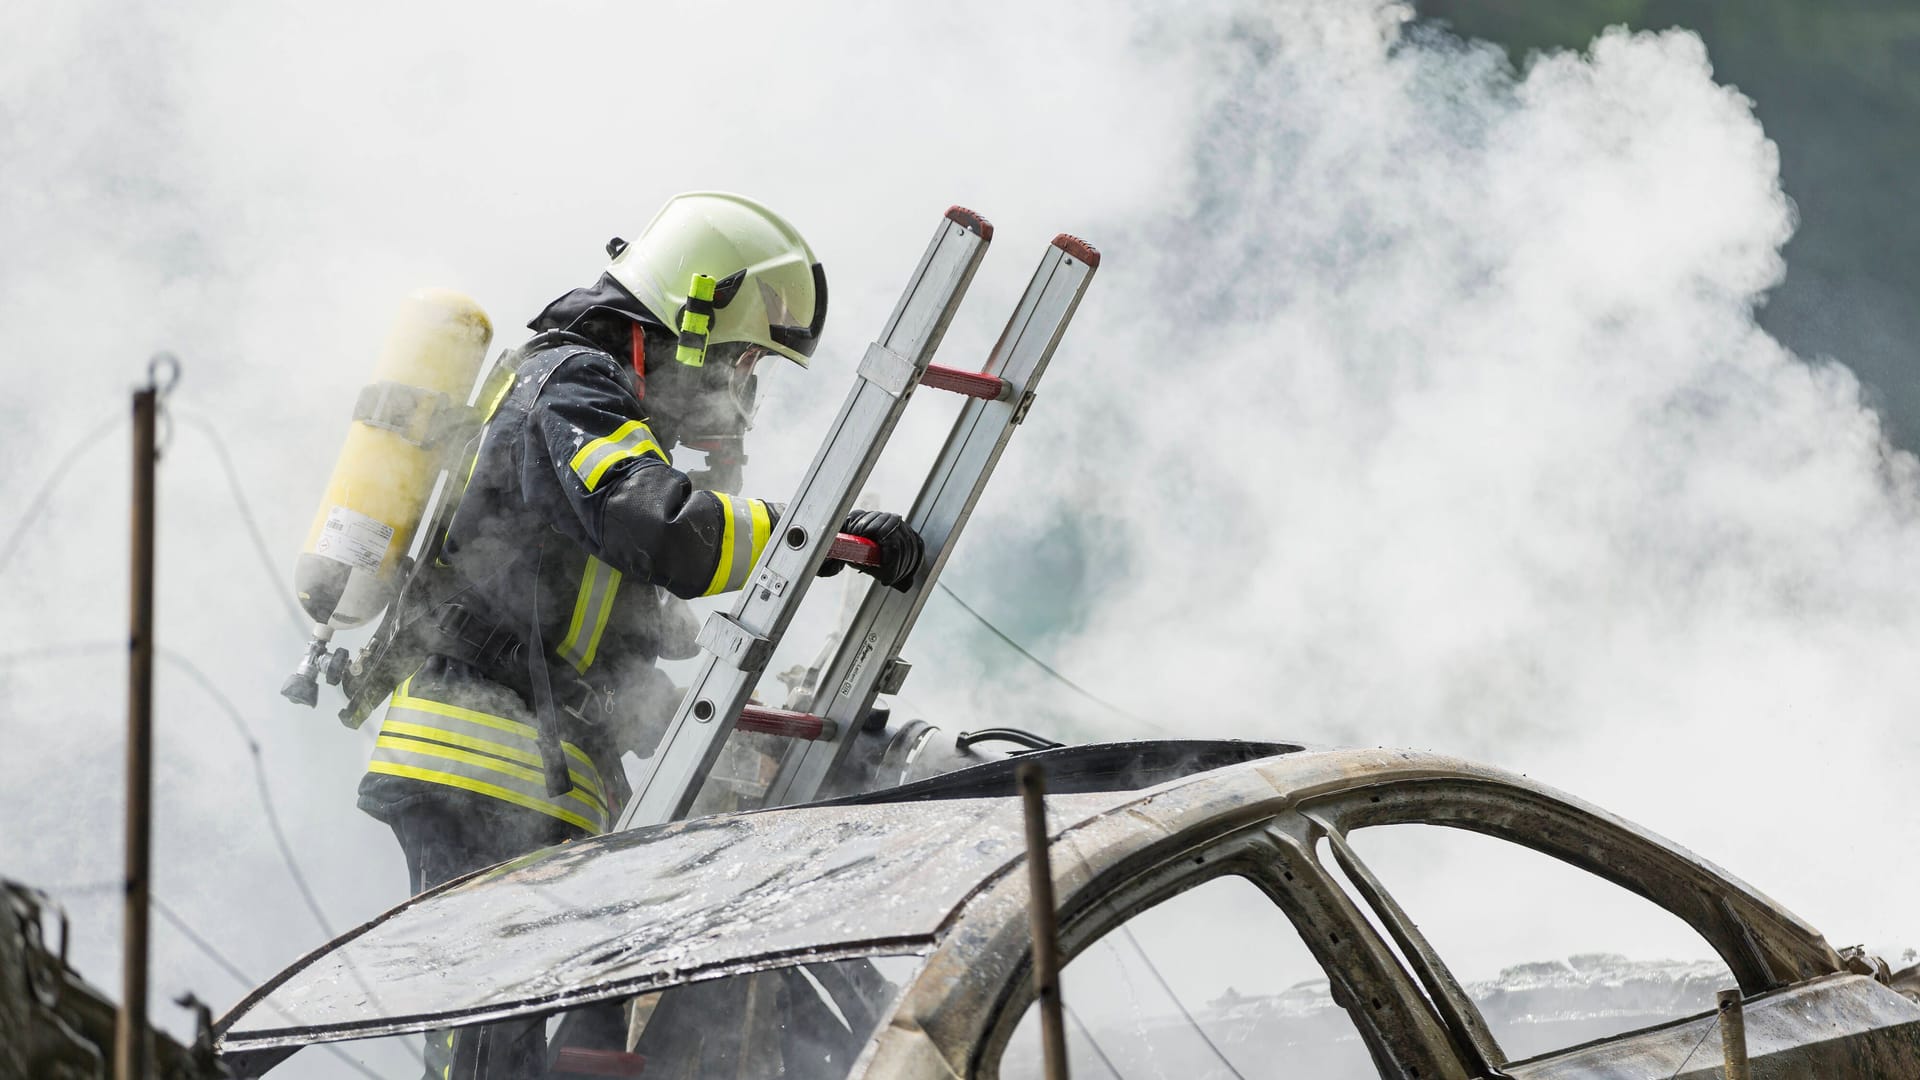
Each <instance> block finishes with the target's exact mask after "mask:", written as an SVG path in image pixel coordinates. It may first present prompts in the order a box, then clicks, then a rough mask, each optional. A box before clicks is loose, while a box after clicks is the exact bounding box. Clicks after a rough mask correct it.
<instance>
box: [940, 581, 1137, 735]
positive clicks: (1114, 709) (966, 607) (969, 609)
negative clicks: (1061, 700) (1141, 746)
mask: <svg viewBox="0 0 1920 1080" xmlns="http://www.w3.org/2000/svg"><path fill="white" fill-rule="evenodd" d="M934 584H935V585H938V586H939V587H940V591H941V592H943V593H946V594H947V596H948V598H949V599H951V600H952V601H953V602H954V603H956V604H959V605H960V610H962V611H964V612H966V613H967V614H969V615H971V616H973V618H974V621H976V622H978V623H979V624H980V625H981V626H984V627H986V628H987V630H988V631H989V632H991V633H992V634H993V636H994V637H997V638H999V639H1000V640H1001V641H1003V642H1005V643H1006V645H1007V647H1008V648H1010V649H1012V650H1013V651H1014V652H1017V653H1019V654H1020V655H1021V656H1024V657H1026V658H1027V659H1028V660H1029V661H1031V662H1032V663H1033V665H1034V666H1035V667H1037V668H1039V669H1040V670H1041V671H1044V672H1046V673H1047V674H1048V675H1051V676H1053V678H1054V679H1055V680H1056V681H1057V682H1059V683H1060V684H1061V685H1062V686H1065V687H1066V688H1067V689H1069V690H1071V691H1073V692H1074V693H1076V694H1079V695H1080V696H1081V697H1083V698H1086V699H1087V700H1088V701H1091V702H1093V703H1094V704H1095V705H1098V706H1100V707H1101V708H1103V709H1105V710H1107V711H1108V712H1110V713H1113V714H1114V715H1115V716H1119V717H1123V718H1125V719H1128V720H1131V721H1133V722H1134V723H1136V724H1140V725H1142V726H1145V727H1153V726H1155V725H1153V724H1149V723H1147V722H1146V721H1145V720H1142V719H1140V718H1139V717H1137V716H1135V715H1133V714H1132V713H1130V712H1128V711H1127V710H1125V709H1123V708H1121V707H1120V706H1118V705H1115V704H1114V703H1113V702H1111V701H1108V700H1107V699H1106V698H1103V697H1101V696H1099V695H1098V694H1095V693H1094V692H1093V691H1091V690H1088V689H1087V688H1086V687H1084V686H1081V685H1080V684H1079V683H1077V682H1074V681H1073V680H1072V679H1069V678H1067V677H1066V676H1065V675H1062V674H1060V673H1059V672H1058V671H1055V670H1054V669H1053V667H1052V665H1050V664H1048V663H1047V662H1046V661H1045V660H1042V659H1040V658H1039V657H1037V656H1035V655H1033V654H1032V653H1031V652H1028V651H1027V648H1026V646H1024V645H1022V644H1020V643H1019V642H1017V641H1015V640H1013V639H1012V638H1011V637H1008V636H1007V634H1006V631H1004V630H1001V629H1000V628H999V627H997V626H995V625H993V623H991V622H989V621H988V620H987V617H986V616H985V615H982V614H980V613H979V612H978V611H975V610H974V609H973V605H972V604H969V603H967V602H966V601H965V600H962V599H960V594H959V593H957V592H954V591H953V590H952V589H950V588H948V587H947V583H946V582H944V581H939V580H935V581H934Z"/></svg>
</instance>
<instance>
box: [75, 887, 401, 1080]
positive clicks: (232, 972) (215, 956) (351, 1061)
mask: <svg viewBox="0 0 1920 1080" xmlns="http://www.w3.org/2000/svg"><path fill="white" fill-rule="evenodd" d="M119 887H120V882H118V881H93V882H87V883H85V884H81V885H54V886H48V887H46V888H44V889H42V890H41V891H42V892H48V893H68V894H76V893H77V894H86V893H98V892H106V891H107V890H109V889H118V888H119ZM147 899H148V900H150V901H151V902H152V903H153V910H154V911H156V912H159V914H160V918H162V919H164V920H165V921H166V922H167V924H168V925H169V926H171V927H173V928H174V930H176V931H178V932H179V934H180V936H181V937H183V938H186V939H187V942H188V944H190V945H192V946H193V947H194V948H196V949H198V950H200V952H201V954H202V955H204V956H205V957H206V958H207V959H209V960H211V961H213V962H214V964H215V966H217V967H219V969H220V970H221V971H224V972H226V974H227V975H228V977H230V978H232V979H233V980H234V981H235V982H237V983H239V984H240V985H241V986H244V987H247V988H248V989H251V988H253V987H255V986H258V985H259V983H260V980H258V979H256V978H254V977H253V976H251V975H249V974H247V973H246V971H245V970H243V969H242V968H241V967H240V965H239V964H236V963H234V962H233V961H232V960H231V959H229V958H228V957H227V955H226V954H225V953H223V952H221V951H220V950H219V949H217V948H215V947H214V945H213V943H212V942H210V941H208V940H207V939H206V937H205V936H204V935H202V934H201V933H200V931H198V930H195V929H194V928H193V924H192V923H189V922H188V921H187V920H186V918H185V917H184V916H182V915H181V914H180V913H179V912H177V911H175V910H173V909H172V908H171V907H168V906H167V903H166V901H164V900H162V899H160V897H159V896H158V895H156V894H154V893H152V892H148V893H147ZM317 1045H319V1046H320V1048H321V1049H323V1050H325V1051H326V1052H327V1053H329V1054H332V1055H333V1056H334V1057H337V1058H339V1059H340V1060H341V1061H344V1062H346V1064H347V1066H348V1067H349V1068H351V1069H353V1070H354V1071H355V1072H357V1073H359V1074H360V1075H361V1076H365V1077H369V1078H371V1080H380V1074H379V1073H376V1072H374V1071H373V1070H371V1069H369V1068H367V1066H366V1065H365V1064H363V1063H361V1062H360V1061H359V1060H357V1059H355V1058H354V1057H353V1056H352V1055H350V1054H348V1053H347V1052H346V1050H345V1049H344V1048H343V1047H339V1046H335V1045H333V1044H332V1043H319V1044H317Z"/></svg>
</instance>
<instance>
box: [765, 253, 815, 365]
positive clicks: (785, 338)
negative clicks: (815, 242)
mask: <svg viewBox="0 0 1920 1080" xmlns="http://www.w3.org/2000/svg"><path fill="white" fill-rule="evenodd" d="M768 310H769V311H774V310H781V311H784V310H785V306H784V305H781V306H780V307H779V308H778V309H776V308H774V307H773V306H772V305H769V307H768ZM826 324H827V272H826V271H825V270H824V269H822V268H821V266H820V264H819V263H814V264H813V318H812V319H811V320H809V321H808V324H807V325H806V326H791V325H782V324H780V323H775V322H771V321H769V324H768V326H767V336H768V337H770V338H772V339H773V342H774V344H776V345H778V346H780V347H781V348H783V349H791V350H793V351H794V352H796V353H799V354H800V355H801V356H807V357H811V356H812V355H813V350H814V349H816V348H819V346H820V331H821V330H822V329H823V328H825V326H826Z"/></svg>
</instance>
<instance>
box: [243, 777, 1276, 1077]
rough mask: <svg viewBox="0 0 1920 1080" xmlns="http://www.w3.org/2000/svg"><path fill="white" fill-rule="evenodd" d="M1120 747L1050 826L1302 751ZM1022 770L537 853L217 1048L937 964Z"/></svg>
mask: <svg viewBox="0 0 1920 1080" xmlns="http://www.w3.org/2000/svg"><path fill="white" fill-rule="evenodd" d="M1299 749H1300V747H1298V746H1296V745H1293V744H1276V743H1246V742H1231V741H1194V742H1172V741H1161V742H1141V743H1109V744H1102V745H1096V746H1086V747H1062V748H1059V749H1056V750H1048V751H1040V752H1036V753H1035V754H1031V755H1024V757H1025V758H1026V759H1028V760H1034V759H1038V760H1042V761H1044V762H1045V763H1046V764H1047V775H1048V783H1049V786H1050V788H1051V791H1050V795H1049V799H1048V805H1049V810H1050V812H1051V814H1052V815H1053V823H1054V825H1055V827H1056V828H1061V829H1064V828H1069V827H1071V826H1073V825H1075V824H1078V823H1080V822H1083V821H1085V820H1087V819H1089V818H1093V817H1096V816H1098V815H1100V814H1102V813H1105V812H1107V811H1110V810H1113V809H1116V808H1118V807H1120V806H1124V805H1127V804H1128V803H1132V802H1135V801H1137V800H1138V799H1140V798H1141V797H1142V795H1143V792H1145V791H1146V790H1150V789H1152V788H1154V787H1156V786H1160V785H1164V784H1165V783H1167V782H1169V781H1178V780H1181V779H1184V778H1191V777H1195V776H1198V775H1201V774H1204V773H1207V772H1210V771H1214V770H1217V769H1220V768H1223V767H1227V766H1231V765H1237V764H1243V763H1246V762H1251V761H1257V760H1262V759H1266V758H1271V757H1273V756H1275V755H1280V754H1287V753H1292V752H1297V751H1298V750H1299ZM1013 764H1014V763H1013V762H1011V761H1010V762H1002V763H992V764H988V765H983V766H978V767H975V768H972V769H967V770H962V771H961V772H957V773H953V774H950V775H948V776H944V777H936V778H934V779H933V780H930V781H924V782H921V783H917V784H910V785H905V786H903V787H900V788H896V789H892V790H890V791H886V792H879V793H875V794H872V795H863V796H857V797H853V798H849V799H842V800H837V801H834V802H831V803H817V804H811V805H806V806H796V807H786V808H780V809H778V810H763V811H753V812H747V813H739V814H725V815H717V816H714V817H707V818H699V819H695V820H692V821H683V822H675V823H672V824H669V825H662V826H652V827H648V828H642V829H634V830H631V831H628V832H625V833H619V834H614V835H610V836H602V837H595V838H593V839H590V840H585V841H580V842H577V843H571V844H564V845H561V846H559V847H553V848H547V849H544V850H542V851H538V852H534V853H532V854H530V855H527V856H524V857H522V858H519V859H515V860H512V861H510V862H507V863H504V864H502V865H500V866H497V867H493V868H491V869H488V870H483V871H480V872H479V873H477V874H474V875H470V876H468V877H466V878H462V879H459V880H457V881H454V882H450V883H448V884H447V885H444V886H442V887H440V888H439V889H436V890H433V891H431V892H428V893H425V894H422V895H421V896H418V897H415V898H413V899H412V900H409V901H407V902H406V903H404V904H402V905H400V906H399V907H397V908H395V909H393V910H392V911H390V912H388V913H387V914H385V915H382V916H380V917H379V918H377V919H375V920H373V921H372V922H370V923H368V924H366V925H365V926H362V927H360V928H358V929H356V930H354V931H351V932H349V933H348V934H346V935H343V936H342V937H341V938H340V939H337V940H336V941H335V942H333V943H330V944H329V945H327V946H324V947H322V948H321V949H319V950H316V951H315V952H314V953H312V954H310V955H308V956H307V957H305V958H303V959H302V960H300V961H299V962H297V963H296V964H295V965H294V966H293V967H291V968H289V969H288V970H287V971H285V972H283V973H281V974H280V975H279V976H277V977H276V978H275V979H273V980H272V981H270V982H268V983H267V984H265V985H264V986H262V987H260V988H259V989H258V990H256V991H254V993H252V994H251V995H249V996H248V997H247V998H246V999H245V1000H243V1001H242V1002H241V1003H240V1004H239V1005H237V1006H236V1007H235V1008H234V1009H233V1011H232V1012H230V1013H229V1014H228V1015H227V1016H226V1017H225V1018H223V1019H222V1020H221V1022H220V1024H219V1025H218V1028H217V1030H218V1032H219V1034H220V1045H221V1048H222V1050H223V1051H226V1052H236V1051H246V1050H254V1049H264V1048H271V1047H285V1046H292V1045H297V1044H302V1043H306V1042H310V1041H314V1040H316V1039H327V1038H359V1037H366V1036H374V1035H384V1034H396V1033H402V1032H408V1031H419V1030H425V1029H427V1028H430V1027H437V1026H443V1025H444V1024H445V1023H446V1022H448V1021H449V1020H453V1021H457V1022H463V1023H464V1022H478V1021H482V1020H487V1019H493V1018H497V1017H503V1016H508V1015H524V1014H526V1013H528V1012H536V1011H545V1010H550V1009H554V1008H560V1007H565V1006H568V1005H577V1004H584V1003H587V1002H589V1001H597V1000H603V999H606V998H609V997H615V996H624V995H627V994H634V993H642V992H645V991H648V990H652V989H657V988H660V987H664V986H669V985H674V984H678V983H684V982H691V981H696V980H698V979H704V978H712V977H717V976H721V975H726V974H731V973H734V972H737V971H743V970H749V969H754V968H764V967H768V966H774V965H778V964H784V963H793V962H798V961H808V962H812V961H823V960H835V959H843V958H847V957H853V956H881V955H901V954H916V953H924V952H926V951H928V950H929V949H930V948H931V947H932V946H933V944H934V943H935V940H936V938H937V937H938V935H939V934H940V932H941V931H942V930H943V929H944V928H945V926H946V924H947V923H948V921H949V920H950V919H951V917H952V915H953V913H954V912H955V911H956V910H957V909H958V908H960V907H961V906H962V905H963V904H965V902H966V901H967V900H968V898H969V897H971V896H972V895H973V894H974V893H975V892H977V891H978V890H979V889H980V888H982V887H984V886H985V885H986V884H988V883H990V882H992V881H993V880H996V879H997V878H998V876H999V875H1000V874H1001V873H1002V872H1003V871H1004V870H1005V869H1006V868H1007V867H1008V866H1009V865H1011V864H1013V863H1014V862H1015V861H1017V860H1018V859H1020V858H1021V857H1022V856H1023V855H1024V843H1023V838H1022V831H1021V830H1022V823H1021V811H1020V806H1019V803H1018V801H1017V799H1015V798H1012V797H1011V795H1012V793H1013V788H1012V776H1013V772H1012V769H1013Z"/></svg>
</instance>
